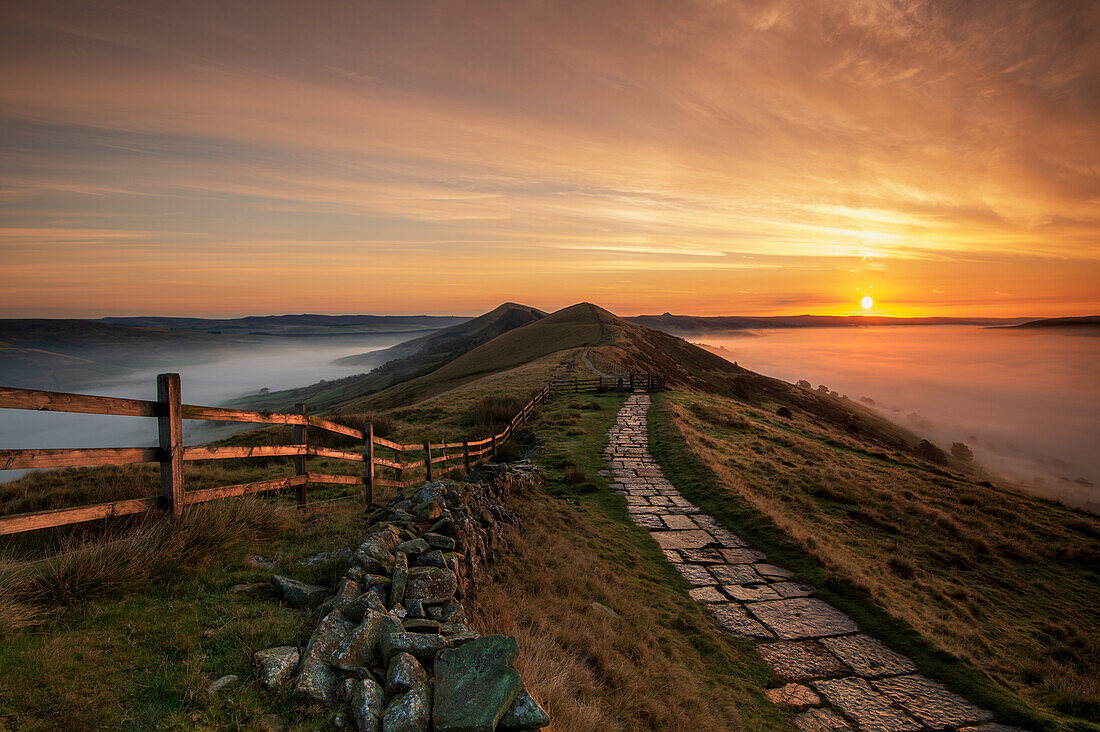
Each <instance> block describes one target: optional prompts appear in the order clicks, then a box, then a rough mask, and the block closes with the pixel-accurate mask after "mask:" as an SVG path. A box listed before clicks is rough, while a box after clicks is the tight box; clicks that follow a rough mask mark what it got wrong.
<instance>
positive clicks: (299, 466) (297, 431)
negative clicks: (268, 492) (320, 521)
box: [294, 404, 309, 508]
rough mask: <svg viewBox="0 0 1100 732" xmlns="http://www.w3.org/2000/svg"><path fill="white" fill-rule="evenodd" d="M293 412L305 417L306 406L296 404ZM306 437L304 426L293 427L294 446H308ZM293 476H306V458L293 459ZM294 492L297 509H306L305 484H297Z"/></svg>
mask: <svg viewBox="0 0 1100 732" xmlns="http://www.w3.org/2000/svg"><path fill="white" fill-rule="evenodd" d="M294 411H295V412H297V413H298V414H300V415H302V416H305V413H306V405H305V404H298V405H297V406H296V407H295V409H294ZM306 435H307V432H306V426H305V425H304V424H296V425H294V444H295V445H307V446H308V444H309V442H308V439H309V438H308V437H307V436H306ZM306 449H307V450H308V449H309V448H308V447H307V448H306ZM294 474H295V475H305V474H306V456H305V455H301V456H299V457H296V458H294ZM294 492H295V493H296V494H297V496H298V508H305V507H306V485H305V483H299V484H298V485H296V486H294Z"/></svg>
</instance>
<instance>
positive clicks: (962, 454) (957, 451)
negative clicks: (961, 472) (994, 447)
mask: <svg viewBox="0 0 1100 732" xmlns="http://www.w3.org/2000/svg"><path fill="white" fill-rule="evenodd" d="M951 454H952V455H954V456H955V457H956V458H958V459H959V460H962V461H964V462H967V463H968V462H970V461H971V460H973V459H974V453H973V452H971V450H970V448H969V447H967V445H966V443H965V442H952V443H951Z"/></svg>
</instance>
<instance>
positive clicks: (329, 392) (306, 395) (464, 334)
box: [232, 303, 546, 412]
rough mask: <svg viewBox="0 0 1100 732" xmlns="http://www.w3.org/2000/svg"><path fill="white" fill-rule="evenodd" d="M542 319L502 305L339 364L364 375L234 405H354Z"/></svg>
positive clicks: (536, 312) (275, 408) (276, 407)
mask: <svg viewBox="0 0 1100 732" xmlns="http://www.w3.org/2000/svg"><path fill="white" fill-rule="evenodd" d="M545 315H546V314H545V313H543V312H542V311H541V310H536V309H535V308H530V307H526V306H524V305H517V304H515V303H504V304H503V305H501V306H500V307H498V308H496V309H495V310H492V311H490V312H488V313H485V314H484V315H481V316H479V317H477V318H474V319H472V320H468V321H465V322H463V323H459V324H457V325H453V326H451V327H449V328H444V329H442V330H439V331H435V332H433V333H430V334H428V335H426V336H422V337H420V338H415V339H413V340H410V341H406V342H404V343H400V344H398V345H396V346H393V347H391V348H387V349H384V350H381V351H374V352H371V353H365V354H360V355H357V356H349V357H347V358H343V359H340V362H342V363H347V364H353V365H364V366H368V365H369V366H376V367H377V368H374V369H372V370H371V371H370V372H368V373H365V374H357V375H355V376H348V377H346V378H343V379H336V380H334V381H320V382H318V383H316V384H312V385H310V386H305V387H299V388H295V389H285V390H282V391H276V392H271V393H264V394H257V395H253V396H249V397H244V398H242V399H237V400H235V401H234V402H232V405H233V406H236V407H242V408H245V409H265V410H269V411H282V412H286V411H290V410H291V409H293V408H294V406H295V405H296V404H303V403H304V404H308V405H310V407H311V408H312V409H314V410H317V409H332V408H333V407H337V406H341V405H346V404H347V403H348V402H350V401H352V400H355V399H359V398H361V397H364V396H366V395H368V394H375V393H377V392H380V391H383V390H384V389H387V388H388V387H391V386H393V385H395V384H401V383H403V382H407V381H409V380H410V379H415V378H416V377H418V376H423V375H426V374H430V373H432V372H433V371H436V370H437V369H439V368H440V367H446V366H447V365H448V364H450V363H451V362H452V361H454V360H455V359H458V358H460V357H462V356H463V355H464V354H466V353H469V352H470V351H471V350H473V349H475V348H477V347H478V346H479V345H481V344H483V343H487V342H489V341H491V340H493V339H495V338H497V337H498V336H500V335H502V334H504V333H507V332H508V331H510V330H513V329H515V328H519V327H521V326H524V325H527V324H529V323H532V322H535V321H538V320H540V319H541V318H543V317H545ZM496 370H499V369H496Z"/></svg>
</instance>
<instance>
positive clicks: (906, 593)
mask: <svg viewBox="0 0 1100 732" xmlns="http://www.w3.org/2000/svg"><path fill="white" fill-rule="evenodd" d="M761 406H763V405H760V404H758V405H755V406H754V405H748V404H745V403H743V402H740V401H737V400H731V399H724V398H720V397H714V396H702V395H694V394H693V395H689V394H683V393H678V394H665V395H661V396H660V397H659V398H658V399H657V401H656V407H655V408H654V410H653V413H652V415H651V419H650V442H651V450H652V451H653V454H654V456H655V457H657V459H658V460H659V461H660V462H661V463H662V465H663V467H664V468H665V470H666V472H667V473H668V474H669V477H670V478H671V479H672V480H673V482H674V483H676V485H677V487H678V488H679V489H680V490H681V491H683V493H684V495H685V496H686V497H687V498H689V499H690V500H692V501H693V502H696V503H697V504H698V505H699V506H700V507H701V508H703V509H704V510H706V511H707V512H708V513H711V514H712V515H714V516H715V517H716V518H718V519H719V520H721V521H723V522H724V523H725V524H726V525H728V526H729V527H730V528H731V530H734V531H736V532H737V533H739V534H741V535H742V536H744V537H745V538H746V540H748V541H750V543H752V544H753V545H755V546H757V547H758V548H760V549H762V550H764V551H766V552H767V553H768V554H769V556H770V557H772V558H773V559H775V560H776V561H777V562H778V563H780V564H783V565H785V566H788V567H789V568H791V569H793V570H795V571H797V572H798V573H799V574H800V575H801V576H802V577H803V578H805V579H806V580H807V581H809V582H811V583H813V584H815V585H816V586H817V587H818V588H819V591H820V594H821V596H822V597H823V599H825V600H826V601H828V602H830V603H832V604H834V605H836V606H837V607H839V608H840V609H842V610H844V611H845V612H847V613H848V614H850V615H851V616H852V617H853V618H854V619H855V620H856V621H857V622H859V623H860V624H861V625H862V626H863V627H864V628H865V629H867V630H868V631H869V632H871V633H872V634H875V635H877V636H879V637H881V638H882V639H883V640H884V641H885V642H887V644H888V645H891V646H893V647H895V648H896V649H897V650H899V651H900V652H903V653H905V654H907V655H909V656H911V657H912V658H913V659H914V660H915V661H916V662H917V663H918V665H920V666H921V668H922V669H923V670H925V671H926V672H927V673H929V674H930V675H934V676H936V677H937V678H940V679H941V680H943V681H944V682H945V683H947V684H948V685H949V686H951V687H952V688H954V689H955V690H956V691H958V692H959V693H961V694H963V695H965V696H967V697H969V698H971V699H972V700H974V701H975V702H977V703H979V704H982V705H984V706H987V707H989V708H990V709H992V710H993V711H994V712H995V713H996V714H997V716H998V718H999V719H1001V720H1002V721H1005V722H1010V723H1015V724H1021V725H1024V726H1026V727H1028V728H1030V729H1066V728H1072V729H1079V730H1097V729H1100V726H1097V725H1096V724H1094V723H1093V722H1090V721H1089V720H1090V719H1095V718H1096V714H1097V710H1098V709H1100V707H1098V706H1096V704H1097V699H1098V696H1097V693H1096V692H1097V677H1096V663H1097V642H1096V639H1097V638H1100V631H1098V630H1097V628H1096V626H1097V622H1098V621H1097V616H1096V614H1095V612H1094V610H1093V608H1095V607H1096V605H1097V602H1100V582H1098V581H1097V580H1098V578H1097V576H1096V564H1095V558H1096V557H1097V556H1100V553H1098V552H1100V543H1098V538H1100V524H1098V522H1096V521H1094V520H1093V519H1091V518H1090V517H1088V516H1086V515H1084V514H1080V513H1079V512H1076V511H1072V510H1070V509H1065V508H1062V507H1060V506H1054V505H1052V504H1048V503H1045V502H1042V501H1037V500H1034V499H1031V498H1026V497H1023V496H1017V495H1015V494H1010V493H1007V492H999V491H996V490H994V489H991V488H988V487H986V486H982V485H978V484H976V483H974V482H972V481H969V480H966V479H964V478H959V477H949V474H947V473H945V472H944V471H942V470H939V469H936V468H933V467H931V466H927V465H924V464H922V463H919V462H914V461H910V460H908V459H907V458H905V457H903V456H896V455H890V454H886V453H883V452H879V451H876V450H867V449H860V446H859V443H858V441H852V440H848V439H846V438H841V437H838V438H835V439H834V438H828V437H827V433H823V432H822V430H821V429H820V428H819V427H817V426H815V425H814V423H813V420H812V419H810V418H808V417H806V416H805V415H802V416H799V415H795V418H794V419H791V420H787V419H782V418H779V417H776V416H775V414H774V410H773V409H772V408H767V409H765V408H761ZM918 631H919V632H918ZM959 659H962V660H959ZM979 668H980V669H983V670H982V671H979V670H978V669H979Z"/></svg>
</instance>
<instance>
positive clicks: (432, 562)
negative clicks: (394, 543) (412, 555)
mask: <svg viewBox="0 0 1100 732" xmlns="http://www.w3.org/2000/svg"><path fill="white" fill-rule="evenodd" d="M416 564H417V566H419V567H439V568H440V569H447V568H448V567H447V560H446V559H444V558H443V552H441V551H440V550H438V549H432V550H431V551H430V552H428V553H427V554H422V555H421V556H420V557H419V558H418V559H417V560H416Z"/></svg>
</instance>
